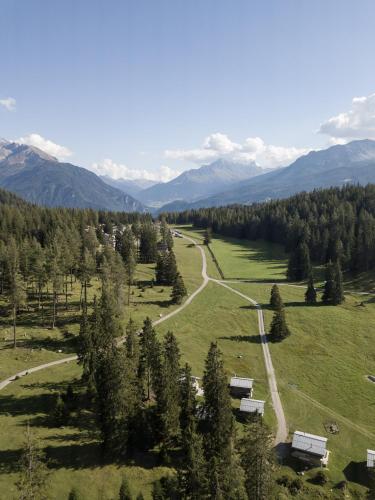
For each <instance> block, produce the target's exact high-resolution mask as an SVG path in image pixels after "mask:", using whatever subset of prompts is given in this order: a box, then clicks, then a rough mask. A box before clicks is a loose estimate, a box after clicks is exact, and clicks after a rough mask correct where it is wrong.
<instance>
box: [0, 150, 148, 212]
mask: <svg viewBox="0 0 375 500" xmlns="http://www.w3.org/2000/svg"><path fill="white" fill-rule="evenodd" d="M0 186H2V187H4V188H5V189H7V190H8V191H11V192H14V193H17V194H18V195H19V196H21V197H22V198H24V199H26V200H28V201H31V202H32V203H37V204H40V205H46V206H62V207H74V208H94V209H102V210H113V211H131V212H132V211H140V212H143V211H145V207H144V206H143V205H142V204H141V203H140V202H139V201H137V200H136V199H134V198H132V197H131V196H129V195H128V194H127V193H124V192H123V191H120V190H119V189H116V188H114V187H111V186H108V185H107V184H105V183H104V182H103V181H102V180H101V179H100V178H99V177H98V176H97V175H96V174H94V173H93V172H91V171H89V170H86V169H84V168H82V167H78V166H76V165H72V164H70V163H60V162H59V161H58V160H57V159H56V158H54V157H53V156H51V155H49V154H47V153H45V152H44V151H42V150H40V149H38V148H36V147H34V146H28V145H26V144H18V143H16V142H9V141H4V140H3V141H2V142H1V143H0Z"/></svg>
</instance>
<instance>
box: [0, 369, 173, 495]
mask: <svg viewBox="0 0 375 500" xmlns="http://www.w3.org/2000/svg"><path fill="white" fill-rule="evenodd" d="M80 373H81V369H80V367H79V366H77V364H76V363H70V364H69V365H61V366H58V367H55V368H54V369H53V370H46V371H41V372H39V373H36V374H31V375H28V376H26V377H24V378H22V379H20V380H18V381H16V382H14V383H12V384H11V386H8V387H6V388H5V389H4V390H3V391H2V393H1V397H0V401H1V404H0V428H1V431H2V432H1V433H0V498H1V499H2V500H3V499H4V500H10V499H13V498H18V497H17V492H16V488H15V482H16V480H17V478H18V474H17V460H18V457H19V450H20V448H21V447H22V443H23V441H24V432H23V431H24V428H25V425H26V423H27V422H29V424H30V426H31V428H32V432H33V433H35V435H36V436H37V437H38V439H39V441H40V443H41V444H42V446H43V448H44V450H45V452H46V455H47V459H48V461H49V469H50V477H49V485H48V495H49V496H48V498H51V499H54V500H66V499H67V498H68V495H69V492H70V490H71V488H72V487H75V488H76V489H77V490H78V492H79V493H80V494H81V495H82V498H83V499H85V500H86V499H95V500H96V499H98V500H99V499H109V498H117V495H118V491H119V487H120V483H121V480H122V477H123V476H124V475H126V477H127V478H128V479H129V483H130V484H131V487H132V492H133V494H134V496H136V495H137V494H138V493H139V492H142V493H143V494H144V496H145V498H150V496H151V488H152V483H153V482H154V481H155V480H157V479H159V478H160V477H161V476H163V475H165V474H167V473H168V472H169V471H168V469H166V468H165V467H158V466H157V465H156V462H155V460H152V456H149V458H148V462H144V460H143V457H139V459H138V460H137V459H135V460H134V462H133V463H131V464H128V465H117V464H106V463H105V462H103V461H102V460H101V458H100V456H101V454H100V444H99V441H98V436H97V434H96V431H95V426H94V422H93V421H92V419H91V418H90V415H89V414H88V413H78V414H74V413H73V416H72V418H71V420H70V421H69V422H68V423H67V425H65V426H64V427H54V424H53V422H52V420H51V418H50V410H51V406H52V403H53V399H54V395H55V394H56V392H57V391H61V392H62V391H63V390H64V389H65V388H66V386H67V384H68V383H69V382H71V381H73V380H74V378H75V377H76V378H78V377H80ZM140 462H142V465H140Z"/></svg>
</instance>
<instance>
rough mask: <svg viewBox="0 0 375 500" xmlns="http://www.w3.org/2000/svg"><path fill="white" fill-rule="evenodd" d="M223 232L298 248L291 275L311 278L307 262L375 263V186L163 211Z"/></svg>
mask: <svg viewBox="0 0 375 500" xmlns="http://www.w3.org/2000/svg"><path fill="white" fill-rule="evenodd" d="M163 216H164V217H166V218H167V220H168V222H170V223H174V224H175V223H181V224H186V223H191V224H193V225H194V226H195V227H199V228H211V229H212V230H213V232H215V233H217V234H221V235H223V236H231V237H236V238H245V239H249V240H258V239H264V240H266V241H269V242H271V243H279V244H281V245H283V246H284V248H285V250H286V251H287V252H294V253H295V255H294V256H293V260H294V261H293V262H292V263H291V266H290V273H289V276H290V277H291V279H296V280H298V279H304V278H306V277H307V274H306V267H305V264H306V263H308V260H309V259H311V260H312V261H313V262H315V263H317V264H328V263H329V262H332V263H335V262H337V261H339V262H340V265H341V266H342V268H343V269H344V270H348V271H352V272H360V271H367V270H370V269H373V268H374V267H375V186H374V185H372V184H369V185H367V186H364V187H363V186H349V185H347V186H344V187H342V188H331V189H320V190H314V191H312V192H310V193H300V194H297V195H295V196H292V197H290V198H287V199H283V200H273V201H268V202H264V203H254V204H252V205H250V206H244V205H234V206H227V207H219V208H215V207H213V208H202V209H197V210H187V211H184V212H180V213H178V212H175V213H168V214H163Z"/></svg>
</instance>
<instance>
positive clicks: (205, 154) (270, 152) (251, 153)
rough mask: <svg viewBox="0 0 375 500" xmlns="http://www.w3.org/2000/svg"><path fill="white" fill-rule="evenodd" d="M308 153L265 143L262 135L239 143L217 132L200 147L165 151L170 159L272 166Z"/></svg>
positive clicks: (300, 149) (287, 162) (284, 163)
mask: <svg viewBox="0 0 375 500" xmlns="http://www.w3.org/2000/svg"><path fill="white" fill-rule="evenodd" d="M307 152H308V150H307V149H305V148H295V147H283V146H273V145H271V144H266V143H265V142H264V141H263V139H261V138H260V137H249V138H247V139H246V140H245V141H244V142H243V144H239V143H237V142H233V141H232V140H231V139H230V138H229V137H228V136H227V135H225V134H222V133H220V132H217V133H214V134H211V135H209V136H208V137H206V139H205V140H204V141H203V145H202V147H201V148H196V149H187V150H186V149H172V150H171V149H168V150H166V151H165V153H164V154H165V156H166V157H167V158H170V159H174V160H184V161H190V162H193V163H197V164H198V165H201V164H206V163H210V162H212V161H215V160H218V159H220V158H226V159H228V160H231V161H238V162H242V163H252V162H256V163H257V164H259V165H260V166H261V167H264V168H269V167H272V168H273V167H279V166H282V165H288V164H289V163H291V162H292V161H294V160H295V159H296V158H298V157H299V156H301V155H302V154H305V153H307Z"/></svg>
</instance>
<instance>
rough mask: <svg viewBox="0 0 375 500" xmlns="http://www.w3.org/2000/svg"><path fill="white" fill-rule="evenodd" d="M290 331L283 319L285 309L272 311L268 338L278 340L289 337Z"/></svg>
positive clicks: (273, 340)
mask: <svg viewBox="0 0 375 500" xmlns="http://www.w3.org/2000/svg"><path fill="white" fill-rule="evenodd" d="M289 335H290V331H289V328H288V325H287V323H286V319H285V310H284V308H283V309H279V310H277V311H275V312H274V315H273V318H272V323H271V327H270V333H269V336H270V339H271V340H272V342H280V341H282V340H284V339H285V338H287V337H289Z"/></svg>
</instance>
